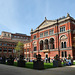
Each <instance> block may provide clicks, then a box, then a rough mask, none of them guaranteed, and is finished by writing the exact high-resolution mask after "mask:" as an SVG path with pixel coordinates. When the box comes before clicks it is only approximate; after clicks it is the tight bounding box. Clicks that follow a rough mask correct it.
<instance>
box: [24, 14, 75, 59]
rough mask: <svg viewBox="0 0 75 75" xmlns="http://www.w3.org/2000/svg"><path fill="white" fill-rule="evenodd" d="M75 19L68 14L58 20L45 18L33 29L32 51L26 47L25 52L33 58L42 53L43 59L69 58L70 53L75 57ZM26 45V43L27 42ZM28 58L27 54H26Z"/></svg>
mask: <svg viewBox="0 0 75 75" xmlns="http://www.w3.org/2000/svg"><path fill="white" fill-rule="evenodd" d="M74 38H75V20H74V19H73V18H72V17H71V16H70V15H69V14H67V16H66V17H62V18H59V19H57V20H47V19H46V17H45V20H44V21H43V22H42V23H41V24H40V25H39V26H38V27H37V28H36V29H35V30H33V29H31V42H30V43H29V44H31V46H30V51H27V47H25V54H27V53H29V57H30V58H31V59H35V57H36V55H37V54H41V57H42V59H45V58H48V57H50V58H51V59H53V58H54V56H55V55H57V54H58V55H59V56H60V58H65V57H66V58H68V56H69V54H70V55H71V57H72V58H73V59H75V47H74V46H73V44H75V40H73V39H74ZM25 46H26V44H25ZM25 56H26V58H27V55H25Z"/></svg>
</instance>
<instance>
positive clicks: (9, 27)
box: [0, 0, 75, 35]
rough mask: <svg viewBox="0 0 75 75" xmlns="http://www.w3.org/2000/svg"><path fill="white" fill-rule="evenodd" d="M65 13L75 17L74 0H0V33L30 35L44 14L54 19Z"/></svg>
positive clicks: (41, 20) (49, 18) (42, 19)
mask: <svg viewBox="0 0 75 75" xmlns="http://www.w3.org/2000/svg"><path fill="white" fill-rule="evenodd" d="M67 13H70V15H71V16H72V17H73V18H75V0H0V33H1V32H2V31H7V32H12V33H23V34H27V35H30V31H31V28H33V29H35V28H36V27H37V26H38V25H40V24H41V23H42V22H43V21H44V19H45V16H46V17H47V19H48V20H54V19H57V18H60V17H62V16H66V15H67Z"/></svg>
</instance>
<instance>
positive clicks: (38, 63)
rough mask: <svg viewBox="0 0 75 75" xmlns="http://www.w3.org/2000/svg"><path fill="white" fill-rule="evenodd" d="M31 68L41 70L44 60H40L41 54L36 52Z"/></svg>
mask: <svg viewBox="0 0 75 75" xmlns="http://www.w3.org/2000/svg"><path fill="white" fill-rule="evenodd" d="M33 69H37V70H43V69H44V61H42V60H41V55H40V54H38V55H37V56H36V60H34V61H33Z"/></svg>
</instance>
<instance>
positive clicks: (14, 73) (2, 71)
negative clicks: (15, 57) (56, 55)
mask: <svg viewBox="0 0 75 75" xmlns="http://www.w3.org/2000/svg"><path fill="white" fill-rule="evenodd" d="M0 75H75V65H73V66H66V67H59V68H51V69H46V70H33V69H27V68H20V67H15V66H9V65H3V64H0Z"/></svg>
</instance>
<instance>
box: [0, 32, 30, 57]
mask: <svg viewBox="0 0 75 75" xmlns="http://www.w3.org/2000/svg"><path fill="white" fill-rule="evenodd" d="M19 41H20V42H22V43H26V42H28V41H30V36H27V35H26V34H20V33H15V34H14V33H10V32H5V31H3V32H2V33H1V35H0V56H3V55H4V56H6V57H9V56H10V55H12V56H15V55H14V52H15V47H16V45H17V43H18V42H19Z"/></svg>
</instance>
